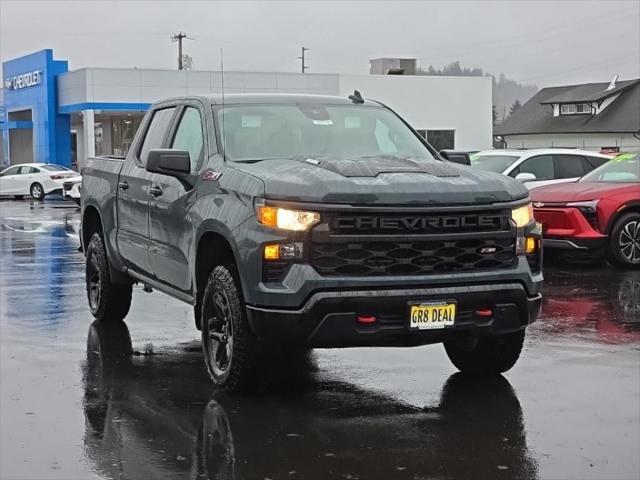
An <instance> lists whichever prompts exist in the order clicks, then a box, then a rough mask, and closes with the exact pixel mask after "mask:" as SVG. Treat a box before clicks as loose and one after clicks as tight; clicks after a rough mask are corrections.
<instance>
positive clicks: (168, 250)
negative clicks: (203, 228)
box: [149, 102, 208, 293]
mask: <svg viewBox="0 0 640 480" xmlns="http://www.w3.org/2000/svg"><path fill="white" fill-rule="evenodd" d="M177 118H178V121H177V122H176V123H175V127H174V129H173V133H172V135H171V138H170V140H169V142H168V146H169V148H174V149H178V150H186V151H188V152H189V157H190V160H191V172H192V173H194V174H195V173H198V172H199V170H200V169H201V166H202V162H203V161H204V158H205V152H207V151H208V146H207V143H206V136H205V135H204V132H206V131H207V130H206V128H205V116H204V112H203V111H201V110H200V108H199V104H198V103H195V102H194V103H190V104H187V105H184V106H183V107H182V108H181V109H180V111H179V112H178V115H177ZM151 188H152V189H153V191H154V192H155V194H154V196H153V197H152V198H151V200H150V203H149V240H150V241H149V262H150V264H151V270H152V271H153V273H154V275H155V277H156V278H157V279H158V280H160V281H161V282H162V283H165V284H167V285H169V286H171V287H173V288H176V289H178V290H181V291H182V292H185V293H187V292H188V293H190V292H191V272H190V270H189V253H190V249H191V248H195V247H194V231H193V227H192V223H191V221H190V218H189V216H188V212H189V206H190V204H191V203H193V202H194V201H195V199H196V191H195V189H190V190H189V191H187V189H185V187H184V186H183V185H182V184H181V183H180V181H179V180H177V179H176V178H174V177H170V176H166V175H159V174H153V175H152V176H151Z"/></svg>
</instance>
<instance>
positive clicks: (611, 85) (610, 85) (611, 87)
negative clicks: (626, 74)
mask: <svg viewBox="0 0 640 480" xmlns="http://www.w3.org/2000/svg"><path fill="white" fill-rule="evenodd" d="M618 77H619V75H618V74H616V76H615V77H613V80H611V83H610V84H609V86H608V87H607V91H609V90H613V89H614V88H616V82H617V81H618Z"/></svg>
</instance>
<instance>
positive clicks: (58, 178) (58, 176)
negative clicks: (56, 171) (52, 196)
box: [50, 175, 66, 180]
mask: <svg viewBox="0 0 640 480" xmlns="http://www.w3.org/2000/svg"><path fill="white" fill-rule="evenodd" d="M65 177H66V175H50V178H51V180H62V179H63V178H65Z"/></svg>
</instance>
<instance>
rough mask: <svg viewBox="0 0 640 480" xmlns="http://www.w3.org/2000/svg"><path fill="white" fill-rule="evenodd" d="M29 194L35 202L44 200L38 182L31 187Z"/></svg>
mask: <svg viewBox="0 0 640 480" xmlns="http://www.w3.org/2000/svg"><path fill="white" fill-rule="evenodd" d="M29 193H30V194H31V196H32V197H33V198H34V199H36V200H44V188H43V187H42V185H40V184H39V183H38V182H36V183H34V184H33V185H31V187H30V188H29Z"/></svg>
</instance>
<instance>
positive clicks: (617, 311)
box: [538, 268, 640, 343]
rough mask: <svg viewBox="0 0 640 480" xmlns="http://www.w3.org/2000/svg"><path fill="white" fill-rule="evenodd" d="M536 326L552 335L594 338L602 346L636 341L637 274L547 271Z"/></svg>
mask: <svg viewBox="0 0 640 480" xmlns="http://www.w3.org/2000/svg"><path fill="white" fill-rule="evenodd" d="M538 323H539V324H541V328H543V329H545V330H548V331H550V332H552V333H568V334H571V335H593V334H595V335H596V338H597V340H598V341H601V342H607V343H627V342H637V341H639V340H640V271H619V270H613V269H611V268H607V269H592V270H589V269H586V270H583V271H563V270H550V271H549V272H548V273H547V274H546V283H545V301H544V304H543V316H542V318H541V320H540V321H539V322H538Z"/></svg>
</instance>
